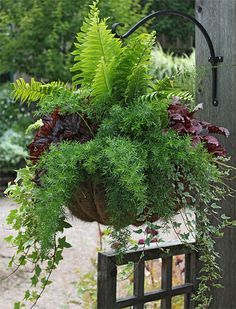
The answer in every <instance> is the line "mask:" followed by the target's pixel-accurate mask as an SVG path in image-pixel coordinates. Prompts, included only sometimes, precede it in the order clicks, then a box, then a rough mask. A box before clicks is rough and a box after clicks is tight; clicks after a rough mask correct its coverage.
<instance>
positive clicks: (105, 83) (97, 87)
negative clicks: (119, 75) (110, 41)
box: [92, 58, 113, 105]
mask: <svg viewBox="0 0 236 309" xmlns="http://www.w3.org/2000/svg"><path fill="white" fill-rule="evenodd" d="M112 70H113V68H112V67H111V66H110V65H107V63H106V62H105V61H104V58H101V60H100V62H99V64H98V66H97V69H96V72H95V77H94V79H93V91H92V95H93V96H94V97H95V103H96V104H97V105H101V104H102V103H104V102H107V101H108V100H109V98H110V97H111V94H112V84H111V80H112Z"/></svg>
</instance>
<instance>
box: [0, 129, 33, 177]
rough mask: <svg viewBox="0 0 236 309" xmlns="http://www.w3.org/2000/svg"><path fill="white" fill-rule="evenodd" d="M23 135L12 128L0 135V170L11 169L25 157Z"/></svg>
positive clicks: (6, 170) (17, 165)
mask: <svg viewBox="0 0 236 309" xmlns="http://www.w3.org/2000/svg"><path fill="white" fill-rule="evenodd" d="M25 142H26V141H25V139H24V137H23V136H22V135H21V134H20V133H18V132H16V131H13V130H12V129H9V130H7V131H5V132H4V133H3V135H2V136H1V137H0V170H1V172H8V171H12V170H14V169H15V168H17V167H19V164H20V163H22V162H23V161H24V159H25V158H26V157H27V151H26V149H25Z"/></svg>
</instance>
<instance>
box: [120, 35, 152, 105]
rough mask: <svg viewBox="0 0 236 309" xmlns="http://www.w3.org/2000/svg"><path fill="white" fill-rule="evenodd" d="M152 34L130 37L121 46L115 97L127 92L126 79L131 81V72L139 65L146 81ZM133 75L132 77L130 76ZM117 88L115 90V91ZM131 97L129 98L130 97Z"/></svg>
mask: <svg viewBox="0 0 236 309" xmlns="http://www.w3.org/2000/svg"><path fill="white" fill-rule="evenodd" d="M153 38H154V36H153V34H140V35H138V36H137V37H135V38H133V39H131V40H130V41H129V44H128V45H127V46H126V47H125V48H123V53H122V56H121V60H120V63H119V70H117V75H116V78H115V80H116V82H115V86H114V89H115V93H114V96H115V97H116V98H117V99H120V98H122V97H123V95H124V94H125V92H126V93H128V92H129V90H128V89H127V85H128V81H129V82H130V83H133V84H134V81H133V82H131V79H132V78H135V75H134V74H133V72H134V71H135V70H136V68H137V67H139V69H138V71H139V73H141V72H140V71H141V68H142V70H143V73H142V74H140V75H142V76H143V78H144V80H143V82H145V84H146V82H147V79H146V77H147V68H148V65H149V60H150V57H151V49H152V45H153V42H154V39H153ZM132 76H133V77H132ZM116 89H117V91H116ZM130 99H131V98H130Z"/></svg>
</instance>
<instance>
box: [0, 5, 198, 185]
mask: <svg viewBox="0 0 236 309" xmlns="http://www.w3.org/2000/svg"><path fill="white" fill-rule="evenodd" d="M91 3H92V0H57V1H54V0H17V1H15V0H0V172H1V177H2V175H3V173H7V172H9V171H12V170H14V169H16V168H18V167H20V166H21V165H22V164H23V162H24V158H25V157H26V155H27V149H26V144H27V143H29V140H30V136H29V134H26V133H25V130H26V128H27V126H28V125H29V123H30V122H32V112H31V111H29V110H28V109H27V108H26V107H25V106H21V105H20V103H19V102H13V100H12V99H11V96H10V93H11V86H10V84H9V83H6V82H7V81H13V80H14V79H15V78H18V77H20V76H24V77H26V78H27V77H30V76H32V77H34V78H35V79H38V80H44V81H52V80H56V81H57V80H62V81H70V80H71V74H70V71H69V68H70V67H71V66H72V61H73V58H72V55H71V51H72V50H73V48H74V47H73V42H74V39H75V36H76V33H77V32H78V31H79V29H80V27H81V25H82V21H83V18H84V17H85V16H86V15H87V13H88V9H89V5H90V4H91ZM165 8H172V9H176V10H181V11H182V12H186V13H188V14H191V15H193V14H194V0H155V1H154V0H120V1H114V0H100V10H101V15H102V16H103V17H107V16H109V20H108V23H109V25H110V26H111V25H112V24H113V23H115V22H123V23H124V24H125V27H124V28H120V29H119V31H120V32H121V33H124V32H125V31H126V30H127V29H128V28H129V27H131V26H132V25H134V24H135V23H136V22H137V21H139V20H140V19H141V18H142V17H144V16H145V15H147V14H149V13H151V12H153V11H157V10H160V9H165ZM152 30H155V31H156V32H157V41H159V42H161V44H162V47H160V46H158V45H157V48H156V49H155V50H154V51H153V67H152V68H151V69H152V72H153V76H154V78H157V79H162V78H164V77H166V76H169V77H171V76H172V75H176V73H179V72H183V71H185V72H189V71H193V67H194V57H195V56H194V53H192V51H193V49H192V45H193V39H191V38H193V37H194V27H193V25H191V23H189V22H186V21H185V20H183V19H181V18H178V17H173V16H170V17H165V18H162V19H161V20H160V21H158V23H157V22H155V21H153V22H152V23H150V24H148V25H147V26H146V29H142V31H149V32H150V31H152ZM185 74H186V73H185ZM179 80H180V82H181V83H182V85H185V86H184V87H185V88H186V90H190V89H189V88H190V87H193V84H194V83H192V80H191V79H190V78H189V76H188V78H187V79H185V81H184V82H183V74H179ZM186 80H187V81H189V82H188V83H186ZM191 91H192V92H194V89H191ZM1 177H0V179H1ZM0 186H1V184H0Z"/></svg>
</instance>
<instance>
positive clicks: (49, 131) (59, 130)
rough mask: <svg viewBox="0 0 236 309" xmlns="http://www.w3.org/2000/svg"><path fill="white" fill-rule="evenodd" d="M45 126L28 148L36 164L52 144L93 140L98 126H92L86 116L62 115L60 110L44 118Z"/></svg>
mask: <svg viewBox="0 0 236 309" xmlns="http://www.w3.org/2000/svg"><path fill="white" fill-rule="evenodd" d="M42 121H43V126H42V127H41V128H40V129H39V130H38V131H37V132H36V135H35V137H34V140H33V142H32V143H31V144H30V145H29V146H28V147H29V152H30V159H31V160H32V161H33V162H34V163H36V162H37V161H38V159H39V157H40V156H41V155H42V154H43V152H44V151H45V150H47V149H48V148H49V146H50V145H51V144H58V143H60V142H61V141H63V140H67V141H68V140H76V141H78V142H79V143H81V144H82V143H85V142H87V141H89V140H91V139H92V137H93V133H94V132H95V131H96V126H95V125H92V124H90V121H89V119H88V117H87V116H86V115H83V116H82V117H81V116H80V115H78V114H71V115H60V112H59V110H55V111H54V112H53V113H52V114H50V115H46V116H44V117H43V118H42Z"/></svg>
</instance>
